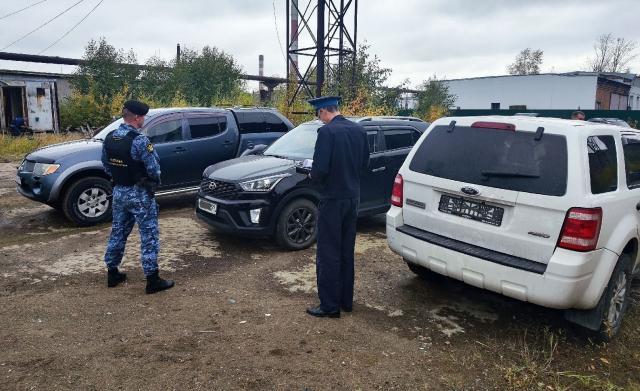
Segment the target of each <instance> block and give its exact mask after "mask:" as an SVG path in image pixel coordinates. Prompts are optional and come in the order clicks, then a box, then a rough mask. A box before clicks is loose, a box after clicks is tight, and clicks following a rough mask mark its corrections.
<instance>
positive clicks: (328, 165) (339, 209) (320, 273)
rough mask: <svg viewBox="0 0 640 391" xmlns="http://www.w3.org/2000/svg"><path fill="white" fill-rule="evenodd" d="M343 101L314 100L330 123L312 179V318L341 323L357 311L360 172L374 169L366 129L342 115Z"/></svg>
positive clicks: (318, 147) (320, 114) (322, 133)
mask: <svg viewBox="0 0 640 391" xmlns="http://www.w3.org/2000/svg"><path fill="white" fill-rule="evenodd" d="M339 101H340V97H335V96H329V97H322V98H317V99H312V100H310V101H309V103H311V104H312V105H313V106H314V108H315V110H316V115H317V116H318V118H319V119H320V120H321V121H322V122H323V123H324V124H325V125H324V126H322V127H321V128H320V129H318V138H317V140H316V146H315V151H314V154H313V165H312V168H311V179H312V180H314V181H316V182H318V183H319V184H320V186H321V198H322V199H321V200H320V206H319V210H318V212H319V213H318V227H317V229H318V245H317V253H316V275H317V284H318V297H319V298H320V305H319V306H317V307H314V308H308V309H307V313H308V314H309V315H313V316H318V317H330V318H339V317H340V311H341V310H342V311H345V312H351V311H352V308H353V282H354V265H353V264H354V247H355V241H356V219H357V217H358V205H359V202H360V173H361V172H362V171H363V170H364V169H366V168H367V167H368V165H369V143H368V142H367V133H366V131H365V130H364V128H363V127H362V125H360V124H357V123H355V122H353V121H350V120H348V119H346V118H345V117H343V116H342V115H341V114H340V112H339V111H338V103H339Z"/></svg>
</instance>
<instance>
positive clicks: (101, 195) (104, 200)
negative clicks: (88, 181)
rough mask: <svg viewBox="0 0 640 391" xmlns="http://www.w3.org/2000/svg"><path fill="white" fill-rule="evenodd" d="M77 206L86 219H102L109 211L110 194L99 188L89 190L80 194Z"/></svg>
mask: <svg viewBox="0 0 640 391" xmlns="http://www.w3.org/2000/svg"><path fill="white" fill-rule="evenodd" d="M76 206H77V207H78V211H79V212H80V214H81V215H82V216H84V217H88V218H96V217H100V216H102V215H103V214H104V213H105V212H106V211H107V210H108V209H109V194H107V192H106V191H105V190H104V189H101V188H99V187H92V188H89V189H87V190H85V191H83V192H82V193H80V196H79V197H78V201H77V202H76Z"/></svg>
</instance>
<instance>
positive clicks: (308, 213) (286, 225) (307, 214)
mask: <svg viewBox="0 0 640 391" xmlns="http://www.w3.org/2000/svg"><path fill="white" fill-rule="evenodd" d="M317 221H318V206H317V205H316V204H315V203H314V202H312V201H310V200H308V199H306V198H296V199H294V200H293V201H291V202H289V203H288V204H287V206H285V207H284V208H283V209H282V211H281V212H280V215H279V216H278V223H277V225H276V232H275V239H276V242H277V243H278V245H279V246H280V247H282V248H284V249H286V250H304V249H305V248H309V247H310V246H311V245H312V244H313V243H315V241H316V223H317Z"/></svg>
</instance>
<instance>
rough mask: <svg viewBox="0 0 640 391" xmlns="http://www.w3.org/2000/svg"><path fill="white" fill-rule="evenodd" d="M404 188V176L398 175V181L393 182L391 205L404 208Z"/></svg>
mask: <svg viewBox="0 0 640 391" xmlns="http://www.w3.org/2000/svg"><path fill="white" fill-rule="evenodd" d="M403 186H404V182H403V180H402V175H400V174H398V175H396V179H395V180H394V181H393V190H391V205H393V206H398V207H400V208H402V191H403V189H402V188H403Z"/></svg>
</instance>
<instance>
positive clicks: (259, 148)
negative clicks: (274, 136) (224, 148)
mask: <svg viewBox="0 0 640 391" xmlns="http://www.w3.org/2000/svg"><path fill="white" fill-rule="evenodd" d="M267 147H268V145H265V144H258V145H254V146H253V147H251V148H247V149H245V150H244V151H243V152H242V153H241V154H240V156H248V155H261V154H262V152H264V150H265V149H267Z"/></svg>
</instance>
